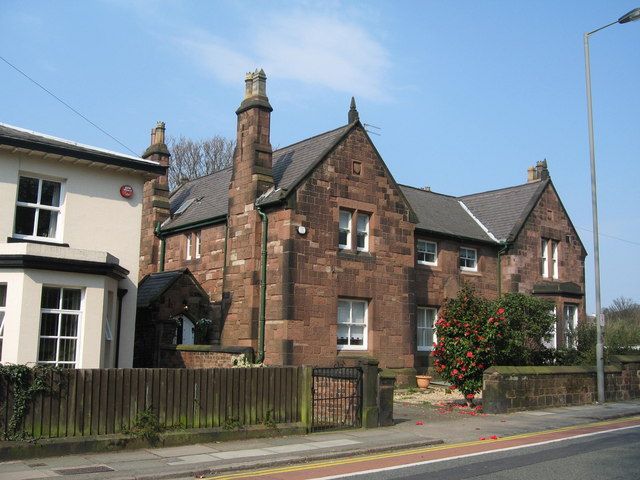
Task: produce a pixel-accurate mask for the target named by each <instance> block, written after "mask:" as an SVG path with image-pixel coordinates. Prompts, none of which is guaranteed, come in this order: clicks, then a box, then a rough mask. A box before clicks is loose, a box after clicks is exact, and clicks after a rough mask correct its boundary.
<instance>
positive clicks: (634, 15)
mask: <svg viewBox="0 0 640 480" xmlns="http://www.w3.org/2000/svg"><path fill="white" fill-rule="evenodd" d="M636 20H640V8H635V9H633V10H631V11H630V12H628V13H625V14H624V15H623V16H622V17H620V18H619V19H618V20H616V21H615V22H611V23H609V24H608V25H605V26H603V27H600V28H597V29H596V30H593V31H591V32H587V33H585V34H584V61H585V73H586V80H587V116H588V120H589V160H590V165H591V208H592V214H593V264H594V272H593V273H594V276H595V289H596V336H597V342H596V371H597V383H598V403H604V358H603V347H602V327H603V322H602V321H601V318H602V305H601V303H600V241H599V236H598V196H597V194H596V154H595V146H594V140H593V109H592V104H591V67H590V64H589V35H593V34H594V33H596V32H599V31H600V30H604V29H605V28H607V27H610V26H612V25H615V24H616V23H629V22H634V21H636Z"/></svg>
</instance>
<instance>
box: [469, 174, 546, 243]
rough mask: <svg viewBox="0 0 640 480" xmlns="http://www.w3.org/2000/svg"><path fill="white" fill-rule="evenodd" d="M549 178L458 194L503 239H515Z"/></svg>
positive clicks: (480, 219)
mask: <svg viewBox="0 0 640 480" xmlns="http://www.w3.org/2000/svg"><path fill="white" fill-rule="evenodd" d="M549 182H550V180H544V181H541V182H532V183H526V184H524V185H517V186H515V187H508V188H501V189H499V190H491V191H488V192H481V193H475V194H471V195H465V196H463V197H459V199H460V200H461V201H462V202H463V203H464V204H465V205H466V207H467V208H468V209H469V211H470V212H471V213H472V214H473V215H474V216H475V217H476V218H477V219H478V220H479V221H480V222H482V224H483V225H484V226H485V227H487V229H488V230H489V231H490V232H491V233H492V234H493V236H494V237H495V238H497V239H498V240H499V241H501V242H512V241H513V240H515V238H516V236H517V235H518V232H519V231H520V229H521V228H522V226H523V225H524V222H525V221H526V219H527V218H528V216H529V214H530V213H531V210H532V209H533V207H534V206H535V205H536V203H537V202H538V199H539V198H540V195H541V194H542V192H543V191H544V189H545V188H546V186H547V184H548V183H549Z"/></svg>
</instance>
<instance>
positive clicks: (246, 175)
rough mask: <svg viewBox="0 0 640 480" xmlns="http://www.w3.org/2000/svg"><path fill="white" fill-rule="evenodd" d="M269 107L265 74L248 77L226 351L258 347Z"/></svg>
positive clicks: (233, 215) (236, 169) (240, 112)
mask: <svg viewBox="0 0 640 480" xmlns="http://www.w3.org/2000/svg"><path fill="white" fill-rule="evenodd" d="M272 110H273V109H272V108H271V105H270V104H269V98H268V97H267V76H266V75H265V73H264V71H263V70H256V71H254V72H249V73H247V75H246V77H245V80H244V98H243V100H242V103H240V107H239V108H238V109H237V110H236V115H237V118H238V127H237V144H236V151H235V154H234V157H233V172H232V176H231V183H230V185H229V214H228V217H227V243H226V245H227V256H226V262H227V263H226V268H225V270H224V275H225V277H224V292H223V301H224V302H229V303H228V304H226V305H225V306H224V307H223V309H225V310H226V315H225V319H224V328H223V330H222V336H221V341H222V344H223V345H239V346H252V347H254V348H256V347H257V338H258V337H257V332H258V311H259V309H260V282H259V280H258V279H259V278H260V267H261V263H260V249H261V232H262V228H263V227H262V221H261V218H260V216H259V215H258V212H257V209H256V205H255V203H256V200H257V199H258V197H260V195H262V194H263V193H264V192H266V191H267V190H268V189H269V188H270V187H272V186H273V174H272V165H271V162H272V150H271V141H270V138H269V136H270V128H271V111H272Z"/></svg>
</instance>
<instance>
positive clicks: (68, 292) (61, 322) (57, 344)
mask: <svg viewBox="0 0 640 480" xmlns="http://www.w3.org/2000/svg"><path fill="white" fill-rule="evenodd" d="M81 306H82V290H80V289H77V288H58V287H46V286H45V287H42V298H41V303H40V343H39V350H38V363H46V364H52V365H58V366H62V367H69V368H74V367H75V366H76V357H77V353H78V338H79V328H80V318H81V315H82V310H81Z"/></svg>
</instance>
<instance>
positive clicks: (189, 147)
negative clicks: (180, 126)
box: [169, 135, 236, 190]
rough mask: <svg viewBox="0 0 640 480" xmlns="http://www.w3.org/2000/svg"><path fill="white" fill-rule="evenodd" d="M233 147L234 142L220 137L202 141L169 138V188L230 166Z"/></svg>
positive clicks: (172, 188) (234, 145) (216, 136)
mask: <svg viewBox="0 0 640 480" xmlns="http://www.w3.org/2000/svg"><path fill="white" fill-rule="evenodd" d="M235 147H236V142H235V140H230V139H228V138H225V137H222V136H220V135H215V136H213V137H211V138H207V139H202V140H193V139H191V138H186V137H182V136H181V137H180V138H178V139H177V140H176V139H175V138H170V139H169V151H170V152H171V161H170V165H169V188H170V189H171V190H174V189H175V188H177V187H178V186H180V185H181V184H182V183H184V182H185V181H188V180H193V179H194V178H198V177H202V176H203V175H209V174H210V173H213V172H217V171H218V170H222V169H223V168H227V167H229V166H231V164H232V162H233V152H234V150H235Z"/></svg>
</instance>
